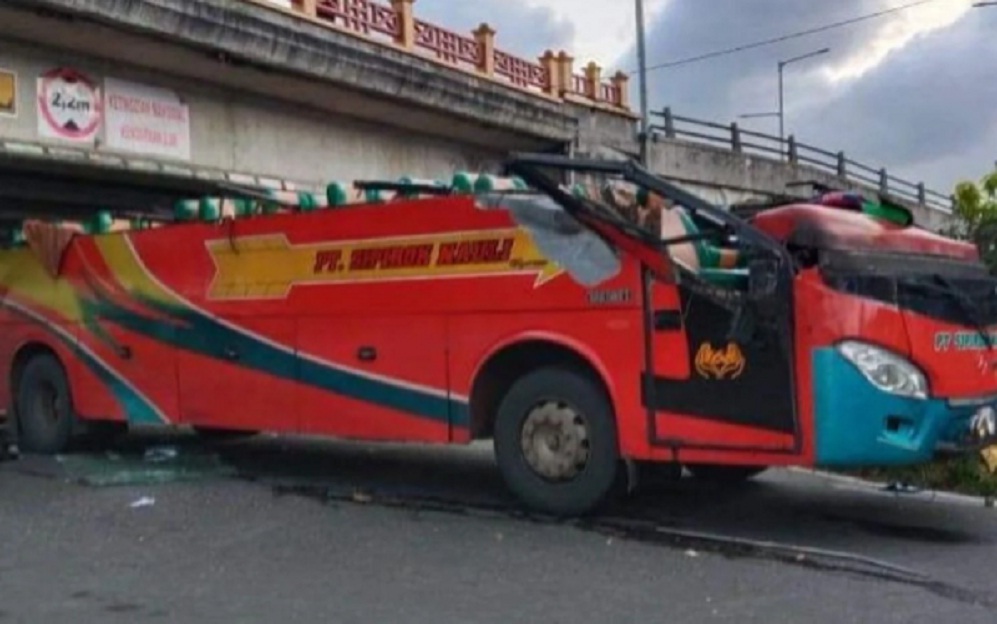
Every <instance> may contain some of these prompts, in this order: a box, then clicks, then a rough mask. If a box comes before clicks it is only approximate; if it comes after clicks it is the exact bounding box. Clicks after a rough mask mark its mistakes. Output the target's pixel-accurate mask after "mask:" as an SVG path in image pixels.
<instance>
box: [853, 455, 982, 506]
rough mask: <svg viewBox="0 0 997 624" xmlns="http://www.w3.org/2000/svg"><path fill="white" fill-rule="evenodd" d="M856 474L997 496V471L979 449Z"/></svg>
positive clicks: (901, 482) (896, 481)
mask: <svg viewBox="0 0 997 624" xmlns="http://www.w3.org/2000/svg"><path fill="white" fill-rule="evenodd" d="M854 474H855V476H859V477H862V478H863V479H869V480H872V481H884V482H889V483H899V484H904V485H913V486H916V487H919V488H922V489H927V490H935V491H944V492H958V493H960V494H969V495H973V496H983V497H987V498H991V499H993V498H997V475H994V474H993V473H991V472H990V471H989V469H988V468H987V466H986V463H985V462H984V461H983V460H982V458H981V457H980V456H979V455H978V454H975V453H974V454H971V455H965V456H962V457H956V458H952V459H947V460H940V461H937V462H934V463H931V464H927V465H925V466H911V467H906V468H883V469H870V470H859V471H856V472H855V473H854Z"/></svg>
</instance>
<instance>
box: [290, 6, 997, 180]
mask: <svg viewBox="0 0 997 624" xmlns="http://www.w3.org/2000/svg"><path fill="white" fill-rule="evenodd" d="M278 1H279V0H278ZM381 1H382V2H387V0H381ZM912 1H914V0H645V12H646V18H645V19H646V23H647V49H648V63H649V65H651V66H654V65H658V64H663V63H668V62H671V61H675V60H678V59H683V58H687V57H690V56H695V55H698V54H701V53H708V52H712V51H715V50H720V49H725V48H730V47H734V46H738V45H741V44H746V43H751V42H754V41H758V40H762V39H769V38H773V37H779V36H782V35H786V34H789V33H793V32H797V31H800V30H806V29H809V28H813V27H819V26H824V25H826V24H829V23H833V22H837V21H841V20H848V19H851V18H855V17H859V16H862V15H866V14H870V13H875V12H878V11H881V10H886V9H891V8H895V7H900V6H902V5H905V4H910V3H911V2H912ZM973 1H974V0H928V1H927V2H925V3H924V4H921V5H919V6H916V7H913V8H909V9H906V10H902V11H899V12H896V13H892V14H890V15H887V16H884V17H880V18H878V19H874V20H868V21H864V22H861V23H859V24H855V25H851V26H846V27H842V28H838V29H834V30H830V31H827V32H824V33H820V34H816V35H811V36H806V37H801V38H797V39H792V40H788V41H784V42H781V43H778V44H775V45H771V46H765V47H761V48H756V49H752V50H748V51H745V52H740V53H737V54H731V55H727V56H722V57H718V58H713V59H709V60H706V61H702V62H698V63H691V64H687V65H683V66H679V67H669V68H660V69H656V70H653V71H652V72H651V73H650V75H649V80H648V87H649V95H650V102H651V108H652V109H653V110H661V109H663V108H664V107H665V106H670V107H671V108H672V109H673V110H674V111H675V112H676V114H679V115H684V116H688V117H695V118H699V119H707V120H713V121H717V122H722V123H729V122H730V121H734V120H737V118H738V116H739V115H742V114H746V113H758V112H771V111H775V110H776V109H777V107H778V78H777V76H778V74H777V71H776V67H777V63H778V61H779V60H782V59H787V58H791V57H794V56H798V55H801V54H806V53H808V52H811V51H814V50H818V49H821V48H824V47H829V48H831V51H830V53H828V54H826V55H823V56H820V57H816V58H813V59H810V60H808V61H805V62H801V63H796V64H794V65H791V66H789V67H788V68H787V70H786V86H785V97H786V126H787V133H788V134H793V135H795V136H796V138H797V139H798V140H799V141H801V142H804V143H808V144H812V145H817V146H820V147H824V148H826V149H827V150H828V151H832V152H837V151H839V150H843V151H845V152H846V153H847V154H848V156H849V157H850V158H852V159H853V160H856V161H859V162H862V163H866V164H868V165H870V166H874V167H876V168H878V167H880V166H885V167H887V168H888V169H889V171H890V172H891V174H894V175H898V176H900V177H902V178H904V179H907V180H910V181H913V182H917V181H922V180H923V181H924V182H925V183H926V184H927V185H928V186H929V188H932V189H934V190H937V191H939V192H942V193H946V194H947V193H950V192H951V190H952V188H953V186H954V185H955V183H956V182H958V181H960V180H963V179H973V180H976V179H979V178H980V177H982V176H983V175H984V174H985V173H987V172H988V171H990V170H992V169H993V167H994V165H995V162H997V7H995V8H985V9H973V8H971V5H972V3H973ZM415 12H416V15H417V16H418V17H420V18H421V19H425V20H427V21H431V22H434V23H437V24H439V25H441V26H445V27H448V28H450V29H451V30H455V31H458V32H470V31H471V30H473V29H474V28H476V27H477V26H478V25H479V24H480V23H481V22H488V23H489V25H491V26H492V27H493V28H495V29H496V30H497V31H498V35H497V45H498V47H499V48H501V49H504V50H507V51H510V52H513V53H515V54H518V55H520V56H524V57H527V58H536V57H539V56H540V55H542V54H543V53H544V51H545V50H548V49H549V50H554V51H558V50H562V49H563V50H566V51H568V52H569V53H571V54H572V55H573V56H575V58H576V59H577V62H578V65H579V66H581V65H583V64H585V63H587V62H588V61H589V60H595V61H597V62H598V63H599V64H601V65H603V66H604V67H605V68H606V69H607V72H610V71H615V70H617V69H622V70H623V71H626V72H628V73H631V74H632V75H633V74H635V73H636V67H637V60H636V52H635V49H634V48H635V46H634V40H635V37H634V32H635V17H634V11H633V4H632V3H631V2H630V1H629V0H473V1H472V0H416V3H415ZM635 78H636V77H635ZM633 82H634V95H635V96H636V79H635V80H634V81H633ZM633 101H634V102H636V101H637V98H636V97H634V98H633ZM739 123H740V124H741V125H742V126H743V127H745V128H747V129H753V130H758V131H761V132H771V133H773V134H776V133H777V132H778V122H777V120H776V119H774V118H761V119H744V120H739Z"/></svg>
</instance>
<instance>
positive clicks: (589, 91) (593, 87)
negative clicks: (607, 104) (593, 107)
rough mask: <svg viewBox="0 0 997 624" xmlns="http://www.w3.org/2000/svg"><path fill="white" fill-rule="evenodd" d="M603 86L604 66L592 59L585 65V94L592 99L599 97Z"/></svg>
mask: <svg viewBox="0 0 997 624" xmlns="http://www.w3.org/2000/svg"><path fill="white" fill-rule="evenodd" d="M601 86H602V68H601V67H599V65H597V64H596V62H595V61H592V62H591V63H589V64H588V65H586V66H585V95H587V96H588V98H589V99H590V100H596V101H598V99H599V88H600V87H601Z"/></svg>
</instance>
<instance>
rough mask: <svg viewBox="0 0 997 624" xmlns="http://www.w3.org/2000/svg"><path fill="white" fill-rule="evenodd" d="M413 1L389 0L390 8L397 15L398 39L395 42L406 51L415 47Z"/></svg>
mask: <svg viewBox="0 0 997 624" xmlns="http://www.w3.org/2000/svg"><path fill="white" fill-rule="evenodd" d="M413 4H415V0H391V8H393V9H394V10H395V13H398V39H397V40H396V41H395V43H397V44H398V45H399V46H401V47H403V48H405V49H406V50H411V49H413V48H414V47H415V12H414V8H413V6H412V5H413Z"/></svg>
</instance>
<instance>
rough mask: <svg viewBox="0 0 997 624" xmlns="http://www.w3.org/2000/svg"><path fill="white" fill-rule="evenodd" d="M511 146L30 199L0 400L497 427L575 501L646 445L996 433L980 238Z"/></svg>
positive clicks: (976, 443)
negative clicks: (284, 190) (290, 186)
mask: <svg viewBox="0 0 997 624" xmlns="http://www.w3.org/2000/svg"><path fill="white" fill-rule="evenodd" d="M508 174H509V175H510V176H514V177H511V178H509V179H508V180H506V183H505V184H495V183H494V182H495V179H493V178H491V177H489V176H482V177H481V178H478V179H477V180H475V179H474V178H473V177H471V178H468V177H467V176H463V177H461V178H460V179H459V180H455V181H454V183H453V184H442V185H440V184H422V183H419V182H411V181H409V182H407V183H406V184H402V185H398V186H397V187H392V185H385V186H383V187H378V185H372V184H360V185H359V187H360V188H363V189H366V195H365V196H364V197H363V198H360V199H356V198H354V197H352V196H351V194H350V193H344V192H342V188H341V187H338V186H337V187H336V188H335V189H333V188H332V187H330V193H329V197H328V198H327V201H315V200H314V198H312V199H308V200H300V201H285V202H283V204H284V205H283V206H276V205H275V204H274V202H273V201H263V202H257V201H256V199H259V197H258V195H257V194H256V191H250V190H247V191H245V194H244V195H243V196H241V198H240V201H241V202H243V203H242V204H239V205H240V206H241V208H240V209H239V211H238V214H236V215H228V216H226V215H219V214H217V213H215V211H213V210H202V214H201V216H202V217H204V218H201V219H194V220H190V219H189V217H188V220H187V221H182V222H178V223H170V224H163V225H160V226H157V227H146V226H144V225H142V224H139V225H138V226H137V227H134V228H132V229H130V230H126V231H113V232H103V233H101V232H97V233H89V234H88V233H79V232H76V231H73V230H70V229H68V228H66V227H63V226H56V225H51V224H41V223H35V222H32V223H27V224H25V226H24V235H25V236H24V238H25V241H24V242H16V241H15V243H16V244H13V245H11V246H10V247H9V249H7V250H5V251H3V252H0V304H2V305H0V323H2V325H3V327H2V329H0V379H2V380H3V383H2V384H0V405H5V406H8V405H9V406H10V408H9V410H7V414H8V416H9V417H11V419H12V420H13V421H15V422H16V424H17V429H18V438H19V441H20V443H21V445H22V447H23V448H24V450H26V451H28V452H39V453H54V452H60V451H63V450H64V449H66V448H67V445H69V444H70V442H71V440H72V439H73V436H74V435H75V434H77V433H78V432H80V431H84V430H86V429H88V428H108V427H111V428H113V427H115V426H119V427H120V426H123V425H124V424H125V423H136V424H142V425H162V426H190V427H194V428H195V429H198V430H202V431H209V432H214V431H235V432H246V433H252V432H259V431H270V432H284V433H296V434H313V435H316V436H331V437H337V438H347V439H356V440H367V441H404V442H413V443H441V444H464V443H468V442H470V441H472V440H478V439H493V440H494V448H495V454H496V458H497V463H498V466H499V469H500V471H501V473H502V475H503V477H504V479H505V481H506V483H507V484H508V486H509V487H510V489H511V490H512V492H514V493H515V494H516V495H517V496H518V497H519V498H520V499H521V500H522V501H523V502H524V503H525V504H526V505H527V506H529V507H532V508H534V509H538V510H542V511H545V512H551V513H556V514H568V515H573V514H580V513H585V512H588V511H590V510H593V509H595V508H597V507H598V506H599V505H600V504H601V503H602V502H603V501H605V500H606V497H607V496H608V495H609V493H610V492H611V491H612V490H613V487H614V483H616V482H617V479H618V477H619V476H620V475H621V474H623V473H621V467H625V466H626V463H627V462H634V463H636V462H658V463H668V464H677V465H682V466H685V467H687V468H688V469H689V470H690V471H691V472H692V473H693V474H694V475H696V476H699V477H705V478H711V479H728V480H730V479H745V478H749V477H751V476H753V475H755V474H757V473H759V472H760V471H762V470H764V469H765V468H766V467H770V466H786V465H798V466H819V467H857V466H886V465H901V464H917V463H921V462H926V461H929V460H931V459H932V458H933V457H935V456H936V454H938V453H940V452H946V451H948V452H969V451H970V450H971V449H980V448H983V447H984V446H986V445H989V444H993V443H994V442H995V441H997V440H995V433H997V432H995V428H997V419H995V412H994V408H993V406H994V404H995V403H997V371H995V366H997V358H995V357H994V351H993V349H992V342H993V340H994V335H993V332H992V328H993V326H994V324H995V323H997V290H995V288H997V281H995V280H994V279H993V278H991V277H990V276H989V275H988V273H987V271H986V270H985V268H984V267H983V266H982V265H981V263H980V261H979V258H978V254H977V252H976V250H975V249H974V248H973V247H972V246H970V245H967V244H964V243H961V242H957V241H953V240H949V239H946V238H943V237H941V236H938V235H935V234H932V233H930V232H927V231H925V230H922V229H919V228H917V227H916V226H914V225H913V223H912V220H911V219H910V214H909V213H908V212H906V211H905V210H903V209H902V208H899V207H897V206H892V205H890V204H887V203H883V202H873V201H867V200H863V199H862V198H856V197H853V196H849V195H844V194H838V195H830V196H824V197H821V198H815V199H814V200H813V201H802V200H801V201H797V202H788V201H787V202H782V203H776V204H773V205H771V206H768V207H762V209H759V210H756V211H754V212H753V213H752V214H738V213H735V212H731V211H728V210H725V209H722V208H719V207H716V206H713V205H711V204H709V203H707V202H704V201H702V200H701V199H699V198H697V197H695V196H693V195H691V194H689V193H687V192H685V191H683V190H682V189H680V188H678V187H676V186H674V185H672V184H670V183H668V182H666V181H664V180H662V179H660V178H658V177H655V176H653V175H651V174H649V173H648V172H647V171H645V170H644V169H642V168H641V167H640V166H638V165H636V164H634V163H629V162H601V161H599V162H583V161H575V160H571V159H568V158H564V157H557V156H538V155H521V156H518V157H516V158H514V159H513V160H512V161H511V162H510V164H509V168H508ZM469 179H470V180H471V182H472V183H473V184H471V185H470V186H468V184H467V182H468V180H469ZM510 180H511V182H510ZM334 190H335V192H333V191H334ZM226 192H232V191H230V190H229V191H226ZM240 192H241V191H240ZM386 195H393V197H390V198H387V199H386V198H385V196H386ZM320 199H321V198H320ZM279 202H280V200H278V203H279ZM259 203H262V205H263V206H264V207H269V208H270V209H268V210H264V211H263V212H264V213H265V214H261V213H260V211H258V210H255V209H254V208H253V206H257V205H258V204H259ZM325 204H329V205H325ZM247 206H248V207H247Z"/></svg>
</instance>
